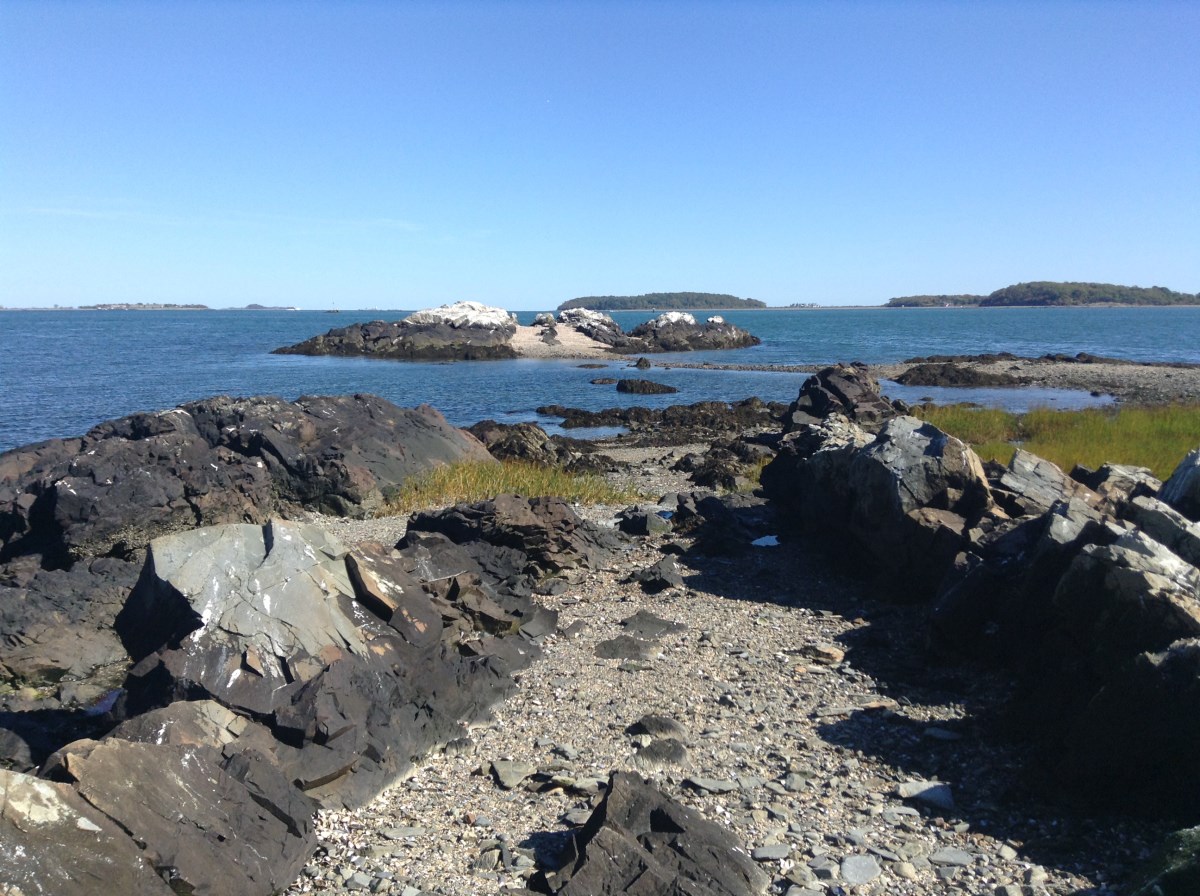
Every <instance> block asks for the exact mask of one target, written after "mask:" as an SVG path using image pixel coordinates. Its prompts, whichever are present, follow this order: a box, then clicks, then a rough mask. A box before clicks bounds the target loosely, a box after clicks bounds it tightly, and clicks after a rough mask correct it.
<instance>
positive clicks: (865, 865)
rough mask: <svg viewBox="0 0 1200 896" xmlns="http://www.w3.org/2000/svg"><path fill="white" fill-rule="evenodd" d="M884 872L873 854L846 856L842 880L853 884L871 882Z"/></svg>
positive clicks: (843, 862) (843, 860)
mask: <svg viewBox="0 0 1200 896" xmlns="http://www.w3.org/2000/svg"><path fill="white" fill-rule="evenodd" d="M882 873H883V869H882V868H880V867H879V863H878V862H877V861H875V859H874V858H872V857H871V856H846V858H844V859H842V866H841V876H842V880H843V881H845V882H846V883H848V884H850V885H851V886H857V885H859V884H866V883H870V882H871V881H873V880H874V879H875V878H877V877H879V875H880V874H882Z"/></svg>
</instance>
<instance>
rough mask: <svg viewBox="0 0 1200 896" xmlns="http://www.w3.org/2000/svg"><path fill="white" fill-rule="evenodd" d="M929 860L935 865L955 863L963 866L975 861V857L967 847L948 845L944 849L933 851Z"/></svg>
mask: <svg viewBox="0 0 1200 896" xmlns="http://www.w3.org/2000/svg"><path fill="white" fill-rule="evenodd" d="M929 861H931V862H933V864H935V865H955V866H959V867H961V866H963V865H970V864H971V863H972V862H974V861H975V857H974V856H973V855H971V854H970V853H969V852H967V851H966V850H965V849H957V848H956V847H953V846H948V847H946V848H944V849H939V850H938V851H937V852H935V853H931V854H930V856H929Z"/></svg>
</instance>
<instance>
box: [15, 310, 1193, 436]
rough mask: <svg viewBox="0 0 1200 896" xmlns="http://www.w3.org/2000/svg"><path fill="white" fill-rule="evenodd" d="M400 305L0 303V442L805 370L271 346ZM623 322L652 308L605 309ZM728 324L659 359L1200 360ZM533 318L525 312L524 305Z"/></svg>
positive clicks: (1037, 331)
mask: <svg viewBox="0 0 1200 896" xmlns="http://www.w3.org/2000/svg"><path fill="white" fill-rule="evenodd" d="M406 313H407V312H404V311H365V312H358V311H346V312H342V313H341V314H337V315H332V314H325V313H322V312H309V311H302V312H282V311H280V312H275V311H253V312H251V311H206V312H154V311H146V312H137V311H107V312H106V311H70V312H65V311H47V312H40V311H19V312H18V311H0V397H2V399H3V400H2V402H0V450H7V449H9V448H13V447H15V446H18V445H22V444H26V443H29V442H36V441H41V440H43V439H48V438H55V437H64V436H72V435H80V434H82V433H83V432H85V431H86V430H88V429H89V428H90V427H92V426H94V425H95V424H97V423H99V422H101V421H103V420H107V419H111V418H114V417H120V416H124V415H126V414H130V413H133V412H135V411H154V410H160V409H164V408H170V407H174V406H175V405H177V404H180V403H182V402H185V401H191V400H194V399H198V398H205V397H207V396H210V395H219V394H227V395H259V394H274V395H280V396H282V397H284V398H288V399H294V398H297V397H299V396H301V395H306V394H339V393H350V392H372V393H375V394H378V395H382V396H383V397H385V398H388V399H390V400H391V401H394V402H396V403H397V404H400V405H405V406H412V405H416V404H421V403H428V404H431V405H433V406H434V407H436V408H438V409H439V410H440V411H442V413H444V414H445V415H446V416H447V418H449V419H450V421H451V422H453V423H455V424H458V425H469V424H471V423H474V422H476V421H478V420H481V419H484V418H487V417H491V418H493V419H497V420H502V421H516V420H531V419H535V418H536V414H535V412H534V409H535V408H536V407H538V406H539V405H544V404H564V405H570V406H575V407H583V408H588V409H592V410H598V409H600V408H605V407H613V406H628V405H631V404H644V405H647V406H651V407H661V406H665V405H668V404H675V403H685V402H693V401H701V400H721V401H731V400H736V399H740V398H745V397H747V396H750V395H758V396H760V397H761V398H764V399H767V400H776V401H790V400H791V399H792V398H794V397H795V395H796V393H797V391H798V390H799V387H800V384H801V382H802V381H803V380H804V378H805V375H804V374H796V373H776V372H762V371H729V370H682V369H676V370H659V369H656V370H654V371H653V373H652V376H653V378H654V379H656V380H658V381H660V382H665V383H669V384H670V385H673V386H675V387H677V388H678V389H679V390H680V392H679V394H677V395H665V396H626V395H618V394H617V393H616V392H615V391H614V390H613V388H612V387H611V386H607V387H605V386H593V385H591V384H590V382H589V381H590V380H591V379H593V378H595V377H597V376H601V375H614V372H618V373H617V375H619V371H620V370H621V369H622V368H623V367H624V365H623V364H622V363H621V362H619V361H614V362H610V367H611V370H609V371H607V372H605V371H595V370H586V369H581V368H580V367H579V366H578V365H579V363H580V362H578V361H531V360H522V361H488V362H473V363H457V364H410V363H398V362H389V361H372V360H366V359H360V358H308V357H299V356H292V355H272V354H270V351H271V349H273V348H276V347H278V346H281V345H289V344H292V343H295V342H299V341H301V340H302V339H306V338H308V337H309V336H312V335H314V334H317V333H323V332H325V331H326V330H328V329H329V328H330V327H334V326H345V325H347V324H350V323H353V322H356V321H365V320H373V319H388V320H394V319H398V318H400V317H403V316H404V315H405V314H406ZM614 316H615V317H616V318H617V320H618V321H619V322H620V323H621V325H622V326H623V327H625V328H626V329H628V328H629V327H631V326H633V325H634V324H636V323H638V322H640V321H641V320H645V319H646V318H648V317H650V316H651V315H650V314H649V313H638V312H624V313H619V314H616V315H614ZM724 316H725V317H726V318H727V319H729V320H732V321H733V322H735V323H737V324H739V325H741V326H744V327H746V328H747V329H749V330H750V331H751V332H752V333H754V334H755V335H757V336H759V337H761V338H762V339H763V343H764V344H763V345H761V346H757V347H755V348H750V349H741V350H737V351H731V352H703V353H688V354H683V355H664V356H656V358H655V360H659V359H661V360H684V361H698V362H703V361H712V362H714V363H719V364H827V363H833V362H835V361H851V360H861V361H866V362H868V363H881V362H887V361H897V360H902V359H904V358H908V357H911V356H914V355H929V354H959V353H962V354H975V353H980V352H993V351H1009V352H1013V353H1014V354H1019V355H1035V356H1036V355H1042V354H1047V353H1059V352H1061V353H1066V354H1076V353H1078V352H1081V351H1083V352H1091V353H1093V354H1098V355H1111V356H1114V357H1121V358H1129V359H1133V360H1163V361H1187V362H1197V363H1200V308H1088V309H1076V308H1045V309H1027V308H1011V309H1007V308H1006V309H911V310H900V309H890V310H889V309H874V308H872V309H819V310H804V311H771V310H768V311H741V312H729V313H727V314H725V315H724ZM520 317H521V321H522V323H529V322H531V321H532V319H533V313H527V314H524V313H523V314H521V315H520ZM887 391H888V392H889V394H891V395H893V396H895V397H900V398H904V399H905V400H910V401H911V400H916V399H918V398H920V397H923V396H925V395H933V396H934V397H935V398H937V399H938V400H945V401H949V400H962V399H970V400H978V401H981V402H984V403H991V404H998V405H1001V406H1005V407H1010V408H1012V409H1015V410H1021V409H1024V408H1025V407H1028V406H1030V405H1032V404H1050V405H1052V406H1055V407H1077V406H1081V405H1084V404H1088V403H1092V402H1094V399H1092V398H1091V397H1089V396H1087V395H1085V394H1082V393H1068V392H1061V391H1053V390H1044V391H1040V392H1030V391H1028V390H953V391H952V392H941V391H939V390H933V389H929V388H924V387H923V388H920V389H916V390H903V389H900V388H899V387H895V386H888V387H887Z"/></svg>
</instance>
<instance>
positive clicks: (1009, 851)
mask: <svg viewBox="0 0 1200 896" xmlns="http://www.w3.org/2000/svg"><path fill="white" fill-rule="evenodd" d="M996 855H998V856H1000V858H1002V859H1004V861H1006V862H1011V861H1012V860H1013V859H1015V858H1016V857H1017V851H1016V850H1015V849H1013V848H1012V847H1011V846H1009V845H1008V844H1007V843H1001V844H1000V848H999V849H998V850H996Z"/></svg>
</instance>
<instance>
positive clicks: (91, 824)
mask: <svg viewBox="0 0 1200 896" xmlns="http://www.w3.org/2000/svg"><path fill="white" fill-rule="evenodd" d="M0 854H2V855H4V856H5V860H4V861H3V862H0V890H3V891H4V892H6V893H8V892H12V893H16V892H20V893H23V894H25V896H95V894H96V893H120V894H122V896H170V894H172V893H175V892H176V891H175V890H172V889H171V888H170V887H168V886H167V885H166V883H164V882H163V880H162V878H160V877H159V876H158V874H157V873H156V871H155V869H154V867H153V865H152V864H151V862H150V861H149V859H148V856H147V854H146V853H145V852H144V851H143V850H141V849H139V848H138V846H137V845H136V844H135V843H134V841H133V840H131V839H130V838H129V837H128V836H127V835H126V833H125V831H123V830H122V829H121V828H120V827H118V826H117V825H116V824H115V823H114V822H113V821H112V820H111V819H109V818H108V817H107V816H106V815H104V814H103V813H102V812H101V811H99V810H98V809H96V807H94V806H92V805H91V804H90V803H88V802H86V801H85V800H83V799H82V798H81V797H80V796H79V795H78V794H76V793H75V791H74V790H73V789H72V788H71V787H70V786H68V785H66V784H55V783H51V782H50V781H44V780H41V779H39V778H34V777H31V776H29V775H22V774H18V773H16V772H10V771H5V770H3V769H0ZM264 892H265V891H264Z"/></svg>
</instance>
